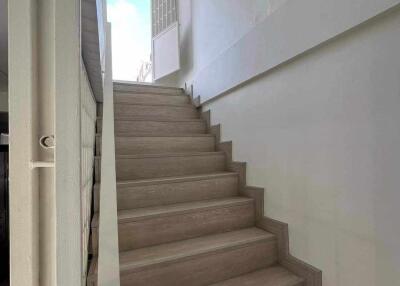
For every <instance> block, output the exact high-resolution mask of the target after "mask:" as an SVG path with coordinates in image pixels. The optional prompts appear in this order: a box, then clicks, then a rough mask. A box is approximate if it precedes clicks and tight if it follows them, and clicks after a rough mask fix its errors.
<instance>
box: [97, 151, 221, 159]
mask: <svg viewBox="0 0 400 286" xmlns="http://www.w3.org/2000/svg"><path fill="white" fill-rule="evenodd" d="M221 155H225V152H223V151H213V152H187V153H157V154H135V155H116V156H115V160H135V159H146V158H170V157H201V156H221ZM100 158H101V156H100V155H99V156H95V159H96V160H99V159H100Z"/></svg>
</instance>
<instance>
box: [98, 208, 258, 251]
mask: <svg viewBox="0 0 400 286" xmlns="http://www.w3.org/2000/svg"><path fill="white" fill-rule="evenodd" d="M253 225H254V204H253V202H249V203H246V204H243V205H233V206H225V207H220V208H213V209H207V210H192V211H188V212H186V213H179V214H173V215H162V216H157V217H154V218H146V219H143V220H139V221H135V222H128V223H119V225H118V237H119V250H120V251H128V250H133V249H137V248H141V247H146V246H152V245H158V244H162V243H168V242H173V241H179V240H183V239H189V238H194V237H199V236H202V235H208V234H215V233H220V232H226V231H232V230H237V229H241V228H245V227H250V226H253ZM92 230H93V237H94V238H95V239H96V241H93V246H94V251H95V252H97V251H96V249H97V237H98V236H97V230H98V229H97V228H92Z"/></svg>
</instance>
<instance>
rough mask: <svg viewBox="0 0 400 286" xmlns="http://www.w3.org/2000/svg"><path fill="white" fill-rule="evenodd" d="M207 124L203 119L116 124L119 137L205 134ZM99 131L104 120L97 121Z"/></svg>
mask: <svg viewBox="0 0 400 286" xmlns="http://www.w3.org/2000/svg"><path fill="white" fill-rule="evenodd" d="M206 130H207V127H206V122H205V121H204V120H201V119H183V118H180V119H171V118H151V119H149V118H139V117H138V118H131V119H125V120H119V119H117V120H116V121H115V123H114V131H115V134H118V135H172V134H204V133H205V132H206ZM97 131H98V132H101V131H102V120H101V119H98V120H97Z"/></svg>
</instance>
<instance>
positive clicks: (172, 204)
mask: <svg viewBox="0 0 400 286" xmlns="http://www.w3.org/2000/svg"><path fill="white" fill-rule="evenodd" d="M114 102H115V136H116V137H115V144H116V175H117V193H118V195H117V197H118V198H117V200H118V224H119V249H120V273H121V285H135V286H136V285H137V286H141V285H143V286H161V285H168V286H169V285H185V286H189V285H190V286H201V285H214V286H236V285H237V286H239V285H241V286H242V285H247V286H253V285H254V286H255V285H263V286H300V285H316V284H312V283H306V282H307V281H306V279H305V278H304V277H303V278H301V277H300V276H297V275H295V274H293V273H292V272H290V271H288V270H287V269H286V268H285V267H283V266H281V265H280V263H279V262H278V261H280V257H282V256H281V254H280V251H281V250H280V249H281V247H280V245H281V244H280V243H279V240H278V237H277V235H276V234H273V233H271V232H267V231H265V230H264V229H261V228H258V227H256V225H257V221H258V216H259V214H258V213H259V211H257V207H256V205H257V202H256V201H255V199H254V198H252V197H248V196H247V197H246V196H244V195H243V194H244V192H242V191H241V189H242V182H241V181H242V179H241V174H240V172H234V171H232V169H233V168H231V167H230V162H229V161H230V160H229V155H227V153H226V152H225V151H222V149H223V148H219V147H218V146H219V142H217V141H218V140H219V139H218V138H217V137H218V136H215V134H212V133H211V129H210V128H209V126H208V123H207V120H205V119H203V118H201V114H200V112H199V111H198V110H197V109H196V108H195V107H194V105H192V103H191V101H190V98H189V97H188V96H187V95H185V94H184V93H183V90H181V89H177V88H165V87H155V86H141V85H127V84H118V85H115V87H114ZM99 110H101V106H100V108H99ZM101 126H102V123H101V120H98V127H97V128H98V129H97V130H98V133H101ZM96 141H97V148H96V149H97V152H98V153H97V155H98V157H97V158H96V171H97V172H96V179H97V181H100V178H99V170H100V168H99V164H100V160H99V158H100V157H99V156H101V154H100V151H99V150H101V148H100V144H101V141H100V137H98V138H97V140H96ZM230 170H231V171H230ZM98 192H99V186H98V183H97V184H96V185H95V188H94V193H95V211H98ZM97 245H98V215H97V213H96V214H95V215H94V217H93V220H92V247H93V252H94V254H96V253H97ZM94 257H96V255H94ZM96 271H97V266H96V258H94V259H93V260H92V262H91V267H90V271H89V277H88V285H96V277H97V273H96Z"/></svg>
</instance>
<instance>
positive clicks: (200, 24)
mask: <svg viewBox="0 0 400 286" xmlns="http://www.w3.org/2000/svg"><path fill="white" fill-rule="evenodd" d="M286 1H288V0H253V1H248V0H218V1H215V0H192V1H186V0H178V8H179V22H180V31H179V32H180V49H181V70H180V71H179V72H177V73H174V74H172V75H170V76H168V77H166V78H164V79H162V80H159V81H158V82H157V83H160V84H167V85H174V86H183V85H184V84H185V82H188V83H191V82H192V79H193V78H194V77H195V75H196V74H197V73H199V72H200V71H201V70H203V69H204V68H205V67H207V66H208V65H209V64H210V63H212V62H213V61H214V60H215V59H216V58H217V57H218V56H219V55H221V54H222V53H223V52H224V51H226V50H227V49H229V48H230V47H232V46H233V45H234V44H235V43H236V42H237V41H238V40H239V39H240V38H242V37H243V36H244V35H246V34H247V33H248V32H249V31H250V30H251V29H253V28H254V27H255V25H257V24H258V23H260V22H261V21H263V20H264V19H265V18H266V17H267V16H268V15H270V14H272V13H273V12H274V11H276V10H277V9H278V8H279V7H280V6H281V5H283V4H284V3H285V2H286Z"/></svg>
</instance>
